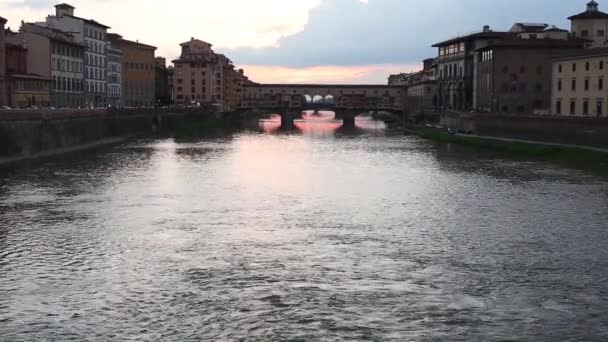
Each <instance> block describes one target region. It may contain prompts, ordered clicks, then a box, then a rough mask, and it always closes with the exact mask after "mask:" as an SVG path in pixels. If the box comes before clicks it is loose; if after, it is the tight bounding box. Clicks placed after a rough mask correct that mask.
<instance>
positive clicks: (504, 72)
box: [477, 28, 585, 115]
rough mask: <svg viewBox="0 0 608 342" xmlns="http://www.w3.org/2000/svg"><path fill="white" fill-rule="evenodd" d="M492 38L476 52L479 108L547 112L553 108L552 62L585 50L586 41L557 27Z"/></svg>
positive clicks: (522, 112)
mask: <svg viewBox="0 0 608 342" xmlns="http://www.w3.org/2000/svg"><path fill="white" fill-rule="evenodd" d="M532 34H533V36H531V33H529V32H525V31H524V32H522V33H520V34H518V35H517V36H511V37H508V38H503V39H500V40H495V41H489V42H487V43H486V44H485V45H484V46H483V47H480V48H479V49H478V51H477V55H478V58H479V60H478V61H477V103H478V107H477V109H478V110H481V111H487V112H492V113H509V114H538V115H546V114H548V113H549V111H550V109H551V87H550V85H551V61H552V60H553V59H555V58H558V57H562V56H565V55H568V54H572V53H575V52H576V51H581V50H583V48H584V46H585V40H582V39H577V38H569V37H568V34H567V31H565V30H559V29H557V28H551V29H549V30H547V28H545V29H543V31H541V32H535V33H532Z"/></svg>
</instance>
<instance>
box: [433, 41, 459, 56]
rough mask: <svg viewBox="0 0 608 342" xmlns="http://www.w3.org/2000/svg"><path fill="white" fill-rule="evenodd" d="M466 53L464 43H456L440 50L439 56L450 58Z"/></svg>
mask: <svg viewBox="0 0 608 342" xmlns="http://www.w3.org/2000/svg"><path fill="white" fill-rule="evenodd" d="M461 52H464V43H456V44H451V45H448V46H442V47H440V48H439V56H448V55H453V54H456V53H461Z"/></svg>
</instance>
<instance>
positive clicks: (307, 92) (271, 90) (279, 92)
mask: <svg viewBox="0 0 608 342" xmlns="http://www.w3.org/2000/svg"><path fill="white" fill-rule="evenodd" d="M263 91H264V90H263V89H261V88H260V89H258V93H261V92H263ZM269 92H270V93H274V89H270V90H269ZM297 92H298V91H297V90H295V89H293V90H292V93H293V94H296V93H297ZM277 93H278V94H282V93H285V92H284V91H278V92H277ZM304 93H306V94H311V93H314V91H312V92H311V91H309V90H304ZM338 93H340V94H344V90H340V91H338ZM372 93H374V94H376V95H377V94H378V93H379V91H378V90H373V91H372ZM399 94H401V90H399ZM350 95H367V90H362V91H359V92H357V91H355V90H351V92H350Z"/></svg>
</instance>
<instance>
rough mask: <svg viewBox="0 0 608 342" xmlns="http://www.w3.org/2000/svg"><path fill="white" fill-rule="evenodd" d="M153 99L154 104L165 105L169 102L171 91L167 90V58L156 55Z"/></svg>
mask: <svg viewBox="0 0 608 342" xmlns="http://www.w3.org/2000/svg"><path fill="white" fill-rule="evenodd" d="M154 67H155V69H154V70H155V77H154V78H155V84H156V85H155V87H154V91H155V96H154V98H155V100H156V104H157V105H160V106H166V105H169V104H171V93H170V91H169V71H168V69H167V60H166V59H165V58H164V57H156V59H155V65H154Z"/></svg>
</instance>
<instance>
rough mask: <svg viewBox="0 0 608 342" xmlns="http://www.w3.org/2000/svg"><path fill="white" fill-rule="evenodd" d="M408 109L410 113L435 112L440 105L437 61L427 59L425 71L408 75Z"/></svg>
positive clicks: (424, 64) (424, 66)
mask: <svg viewBox="0 0 608 342" xmlns="http://www.w3.org/2000/svg"><path fill="white" fill-rule="evenodd" d="M406 86H407V107H408V111H409V112H410V113H424V112H429V111H434V110H435V109H436V107H437V104H438V101H439V99H438V96H437V60H436V59H435V58H429V59H425V60H424V61H423V69H422V70H421V71H419V72H417V73H413V74H409V75H408V82H407V84H406Z"/></svg>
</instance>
